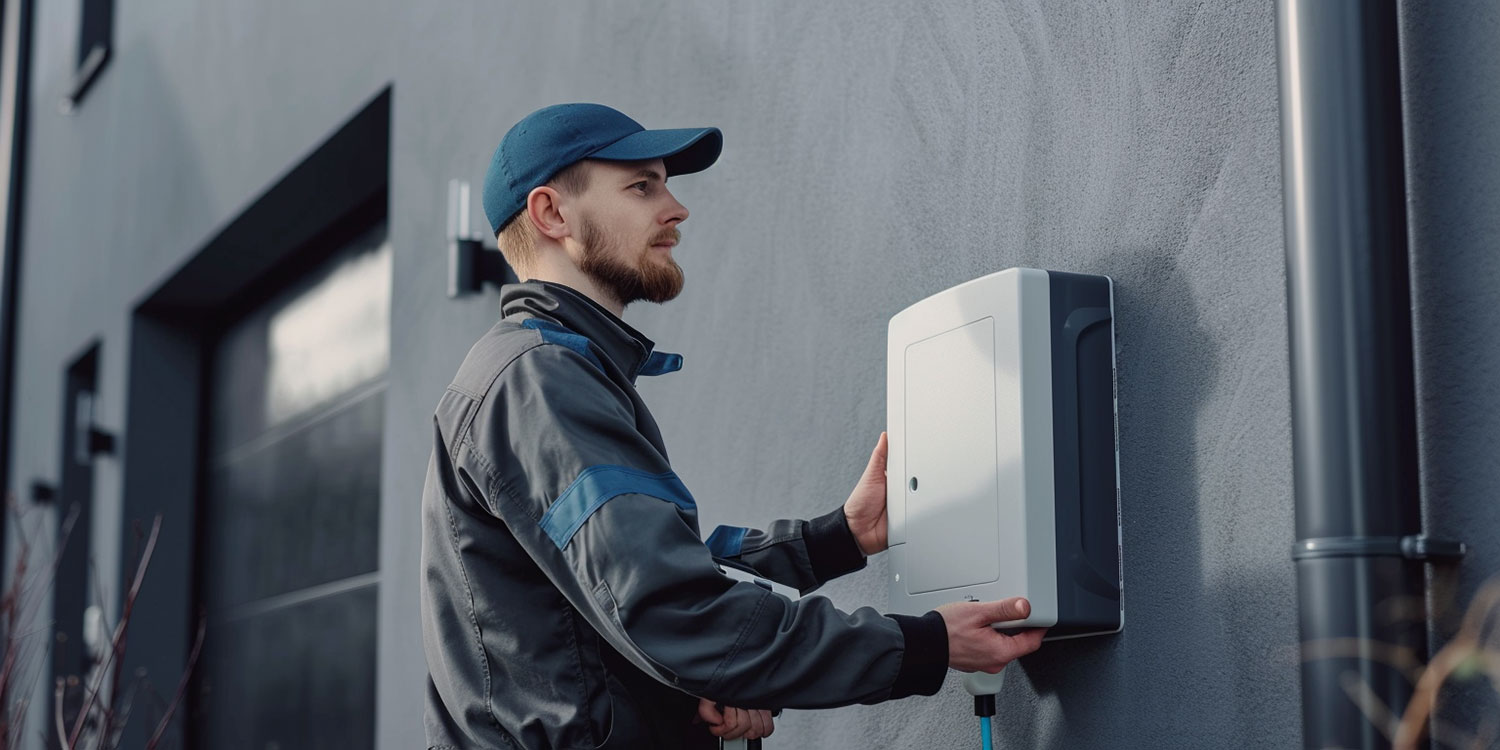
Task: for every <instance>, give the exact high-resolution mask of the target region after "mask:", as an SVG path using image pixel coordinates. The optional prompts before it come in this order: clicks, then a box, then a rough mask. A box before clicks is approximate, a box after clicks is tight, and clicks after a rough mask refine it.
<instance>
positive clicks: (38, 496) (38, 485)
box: [31, 479, 57, 505]
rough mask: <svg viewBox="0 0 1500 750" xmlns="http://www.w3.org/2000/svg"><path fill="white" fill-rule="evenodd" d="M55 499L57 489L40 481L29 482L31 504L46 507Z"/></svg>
mask: <svg viewBox="0 0 1500 750" xmlns="http://www.w3.org/2000/svg"><path fill="white" fill-rule="evenodd" d="M56 499H57V487H55V486H53V485H52V484H50V483H48V482H46V481H44V480H41V479H33V480H31V502H33V503H36V504H37V505H47V504H49V503H51V502H52V501H53V500H56Z"/></svg>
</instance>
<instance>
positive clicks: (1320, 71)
mask: <svg viewBox="0 0 1500 750" xmlns="http://www.w3.org/2000/svg"><path fill="white" fill-rule="evenodd" d="M1277 46H1278V48H1279V68H1280V78H1281V139H1282V182H1283V194H1284V200H1285V220H1286V275H1287V309H1288V318H1289V320H1288V326H1289V329H1290V331H1289V334H1290V355H1291V356H1290V359H1291V392H1292V444H1293V463H1294V470H1295V475H1296V481H1295V486H1296V534H1297V542H1296V544H1295V545H1294V548H1293V555H1292V556H1293V558H1294V559H1295V560H1296V568H1297V597H1298V620H1299V628H1300V632H1301V639H1302V666H1301V669H1302V728H1303V744H1304V746H1305V747H1308V748H1327V747H1339V748H1388V747H1391V740H1392V737H1393V736H1394V733H1395V729H1394V727H1395V721H1396V720H1398V719H1399V718H1400V716H1401V713H1402V711H1404V710H1405V708H1406V706H1407V704H1408V702H1409V701H1410V699H1411V695H1412V682H1411V680H1412V675H1411V673H1410V670H1411V667H1412V664H1413V663H1410V662H1409V663H1401V659H1400V658H1393V657H1392V655H1393V654H1403V653H1404V654H1408V655H1411V656H1412V657H1413V658H1414V659H1415V660H1416V661H1415V662H1414V663H1422V662H1425V661H1426V655H1427V615H1426V604H1425V580H1424V572H1425V571H1424V569H1423V562H1422V560H1424V559H1427V558H1429V557H1435V556H1438V555H1444V554H1455V553H1456V554H1461V548H1460V546H1459V545H1444V544H1439V543H1435V542H1431V541H1429V540H1426V539H1425V538H1423V537H1422V536H1421V508H1420V497H1419V491H1420V489H1419V484H1418V460H1417V458H1418V457H1417V428H1416V403H1415V386H1414V375H1413V372H1414V371H1413V361H1412V332H1411V294H1410V289H1409V279H1408V276H1409V274H1408V265H1407V224H1406V185H1405V162H1404V151H1403V146H1402V113H1401V71H1400V61H1399V46H1398V43H1397V14H1396V3H1395V0H1278V2H1277Z"/></svg>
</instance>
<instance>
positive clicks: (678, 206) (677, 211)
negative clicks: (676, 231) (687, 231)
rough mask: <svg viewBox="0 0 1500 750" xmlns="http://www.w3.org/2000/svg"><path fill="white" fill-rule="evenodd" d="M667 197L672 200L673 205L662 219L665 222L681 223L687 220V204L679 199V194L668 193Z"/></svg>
mask: <svg viewBox="0 0 1500 750" xmlns="http://www.w3.org/2000/svg"><path fill="white" fill-rule="evenodd" d="M667 198H669V199H670V200H671V201H672V205H671V206H670V207H669V208H668V210H667V215H666V217H665V218H664V219H663V220H662V221H663V223H665V224H681V223H682V222H684V221H687V217H688V210H687V206H684V205H682V203H681V202H680V201H678V200H677V196H675V195H672V194H671V193H667Z"/></svg>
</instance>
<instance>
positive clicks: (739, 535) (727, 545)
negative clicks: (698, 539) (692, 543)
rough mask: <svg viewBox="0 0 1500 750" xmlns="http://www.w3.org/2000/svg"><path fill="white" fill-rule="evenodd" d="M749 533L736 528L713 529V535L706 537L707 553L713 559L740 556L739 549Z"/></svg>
mask: <svg viewBox="0 0 1500 750" xmlns="http://www.w3.org/2000/svg"><path fill="white" fill-rule="evenodd" d="M748 533H750V530H749V529H742V528H740V527H738V526H720V527H718V528H716V529H714V533H712V534H709V535H708V541H706V542H704V544H705V545H708V551H709V552H712V553H713V555H714V557H735V556H738V555H739V554H740V548H741V547H742V546H744V544H745V535H746V534H748Z"/></svg>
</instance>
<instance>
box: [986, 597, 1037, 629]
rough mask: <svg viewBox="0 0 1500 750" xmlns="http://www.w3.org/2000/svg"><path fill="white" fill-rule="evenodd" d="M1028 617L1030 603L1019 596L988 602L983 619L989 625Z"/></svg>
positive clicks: (1029, 614)
mask: <svg viewBox="0 0 1500 750" xmlns="http://www.w3.org/2000/svg"><path fill="white" fill-rule="evenodd" d="M1030 616H1031V602H1028V601H1026V600H1025V599H1024V598H1022V597H1019V596H1014V597H1011V598H1009V599H1001V600H1000V601H998V602H990V604H989V607H988V608H987V609H986V610H985V619H986V620H987V621H988V622H990V623H996V622H1010V621H1011V620H1024V619H1026V618H1027V617H1030Z"/></svg>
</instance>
